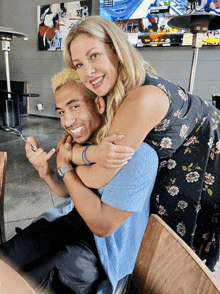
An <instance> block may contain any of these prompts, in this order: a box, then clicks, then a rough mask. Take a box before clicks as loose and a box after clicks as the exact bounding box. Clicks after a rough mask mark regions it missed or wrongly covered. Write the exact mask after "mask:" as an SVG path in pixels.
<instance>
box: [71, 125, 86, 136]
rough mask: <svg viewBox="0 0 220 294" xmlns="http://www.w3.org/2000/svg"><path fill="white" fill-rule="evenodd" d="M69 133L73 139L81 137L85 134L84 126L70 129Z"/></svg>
mask: <svg viewBox="0 0 220 294" xmlns="http://www.w3.org/2000/svg"><path fill="white" fill-rule="evenodd" d="M68 132H69V133H71V134H72V136H73V137H78V136H81V135H82V134H83V126H81V127H78V128H75V129H68Z"/></svg>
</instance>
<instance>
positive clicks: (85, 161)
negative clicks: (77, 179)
mask: <svg viewBox="0 0 220 294" xmlns="http://www.w3.org/2000/svg"><path fill="white" fill-rule="evenodd" d="M90 146H92V145H87V146H86V147H85V148H84V150H83V152H82V161H83V162H84V163H85V164H86V165H93V164H95V162H93V163H87V162H86V161H85V159H84V154H85V151H86V149H87V148H89V147H90Z"/></svg>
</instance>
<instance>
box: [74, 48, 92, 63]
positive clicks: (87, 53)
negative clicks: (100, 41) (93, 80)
mask: <svg viewBox="0 0 220 294" xmlns="http://www.w3.org/2000/svg"><path fill="white" fill-rule="evenodd" d="M94 49H98V47H93V48H91V49H89V50H88V51H87V52H86V56H88V55H89V53H90V52H91V51H92V50H94ZM76 61H80V60H79V59H73V61H72V62H76Z"/></svg>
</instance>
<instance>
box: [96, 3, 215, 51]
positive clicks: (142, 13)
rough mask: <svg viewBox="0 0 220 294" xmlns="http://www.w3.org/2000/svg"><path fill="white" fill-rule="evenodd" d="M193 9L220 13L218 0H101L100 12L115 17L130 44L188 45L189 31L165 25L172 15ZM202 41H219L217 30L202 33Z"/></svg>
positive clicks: (112, 18) (187, 12) (189, 39)
mask: <svg viewBox="0 0 220 294" xmlns="http://www.w3.org/2000/svg"><path fill="white" fill-rule="evenodd" d="M194 12H208V13H212V14H220V0H213V1H210V0H200V1H193V0H191V1H186V0H182V1H181V0H175V1H158V0H156V1H152V0H100V15H101V16H102V17H105V18H108V19H110V20H111V21H114V22H115V23H116V24H117V25H118V26H119V28H120V29H121V30H122V31H123V32H124V33H125V34H126V36H127V37H128V39H129V41H130V42H131V44H132V45H133V46H137V47H147V46H186V45H188V46H191V45H192V39H193V35H192V34H191V33H190V32H189V31H183V30H178V29H174V28H171V27H169V26H168V24H167V23H168V21H169V20H170V18H171V17H172V16H180V15H184V14H189V13H194ZM203 45H220V30H217V31H208V32H207V33H205V34H204V37H203Z"/></svg>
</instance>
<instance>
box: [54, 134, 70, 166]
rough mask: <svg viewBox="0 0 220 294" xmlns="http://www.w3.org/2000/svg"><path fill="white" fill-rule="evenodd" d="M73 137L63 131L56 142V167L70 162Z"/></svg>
mask: <svg viewBox="0 0 220 294" xmlns="http://www.w3.org/2000/svg"><path fill="white" fill-rule="evenodd" d="M72 141H73V138H72V136H71V135H70V134H69V133H65V134H64V135H63V136H62V137H61V139H60V141H59V142H58V144H57V167H58V168H59V167H64V166H65V165H68V164H70V163H71V162H72V148H73V143H72Z"/></svg>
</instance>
